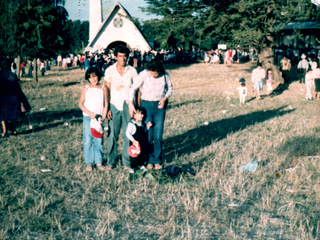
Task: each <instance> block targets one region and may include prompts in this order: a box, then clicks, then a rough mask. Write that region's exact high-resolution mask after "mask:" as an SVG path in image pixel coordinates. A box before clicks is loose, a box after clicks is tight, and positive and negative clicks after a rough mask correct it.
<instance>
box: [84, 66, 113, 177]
mask: <svg viewBox="0 0 320 240" xmlns="http://www.w3.org/2000/svg"><path fill="white" fill-rule="evenodd" d="M101 77H102V73H101V72H100V71H99V70H98V69H97V68H95V67H90V68H89V69H88V70H87V71H86V74H85V79H86V80H88V81H89V83H90V84H89V85H87V86H85V87H84V88H83V90H82V92H81V96H80V99H79V108H80V109H81V110H82V112H83V154H84V161H85V163H86V164H87V167H86V170H87V171H92V164H93V163H95V164H96V166H97V168H98V169H100V170H101V171H103V170H105V169H106V167H104V166H103V165H102V162H103V136H102V137H101V138H95V137H93V136H92V133H91V130H90V122H91V119H96V118H97V117H98V116H101V118H100V119H99V123H100V124H101V125H102V129H103V127H104V125H103V122H104V120H105V119H106V117H107V111H108V108H109V103H108V92H107V87H106V86H105V85H101V84H100V83H99V81H100V80H101Z"/></svg>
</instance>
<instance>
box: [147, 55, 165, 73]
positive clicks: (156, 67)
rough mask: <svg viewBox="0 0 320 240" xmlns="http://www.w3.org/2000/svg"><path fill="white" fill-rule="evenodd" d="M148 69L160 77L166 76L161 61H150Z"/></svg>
mask: <svg viewBox="0 0 320 240" xmlns="http://www.w3.org/2000/svg"><path fill="white" fill-rule="evenodd" d="M146 69H147V70H148V71H152V72H157V73H159V74H160V75H161V74H165V70H164V67H163V63H162V61H161V60H159V59H152V60H151V61H149V62H148V63H147V65H146Z"/></svg>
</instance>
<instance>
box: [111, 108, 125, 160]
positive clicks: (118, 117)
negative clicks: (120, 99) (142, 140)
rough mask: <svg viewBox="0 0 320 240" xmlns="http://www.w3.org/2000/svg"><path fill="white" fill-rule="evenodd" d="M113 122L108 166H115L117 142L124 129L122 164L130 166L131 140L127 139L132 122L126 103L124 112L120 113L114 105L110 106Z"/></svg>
mask: <svg viewBox="0 0 320 240" xmlns="http://www.w3.org/2000/svg"><path fill="white" fill-rule="evenodd" d="M110 110H111V112H112V120H110V121H109V132H108V166H113V165H114V164H115V162H116V159H117V157H118V153H117V141H118V138H119V134H120V129H121V127H122V137H123V147H122V164H123V165H124V166H130V157H129V154H128V152H127V150H128V147H129V144H130V140H129V139H128V138H127V137H126V131H127V126H128V123H129V122H130V115H129V108H128V104H127V103H126V102H124V103H123V111H119V110H118V109H117V108H116V107H115V106H114V105H113V104H110Z"/></svg>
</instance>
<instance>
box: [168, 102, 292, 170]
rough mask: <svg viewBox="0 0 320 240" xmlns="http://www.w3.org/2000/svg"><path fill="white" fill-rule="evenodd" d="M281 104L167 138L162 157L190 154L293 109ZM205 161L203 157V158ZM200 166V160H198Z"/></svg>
mask: <svg viewBox="0 0 320 240" xmlns="http://www.w3.org/2000/svg"><path fill="white" fill-rule="evenodd" d="M285 107H287V106H283V107H280V108H277V109H274V110H269V111H257V112H253V113H250V114H246V115H240V116H237V117H234V118H228V119H222V120H219V121H216V122H212V123H209V125H207V126H201V127H198V128H194V129H191V130H189V131H187V132H185V133H183V134H181V135H178V136H174V137H171V138H168V139H166V140H164V141H165V147H164V159H165V160H166V161H167V162H168V163H170V162H172V161H173V159H175V158H176V157H177V156H178V157H180V156H181V155H183V154H190V153H192V152H196V151H199V150H200V149H202V148H204V147H207V146H209V145H211V143H212V142H213V141H218V140H221V139H223V138H225V137H227V135H228V134H231V133H233V132H236V131H241V130H242V129H245V128H247V127H248V126H252V125H254V124H257V123H261V122H264V121H267V120H269V119H272V118H274V117H279V116H283V115H285V114H289V113H291V112H293V111H294V110H283V109H284V108H285ZM203 161H205V159H204V160H203ZM197 164H199V165H200V166H201V165H202V163H201V162H198V163H197Z"/></svg>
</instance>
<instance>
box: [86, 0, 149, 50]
mask: <svg viewBox="0 0 320 240" xmlns="http://www.w3.org/2000/svg"><path fill="white" fill-rule="evenodd" d="M101 6H102V5H101V0H90V6H89V7H90V16H89V43H88V45H87V47H86V51H89V52H96V51H101V50H102V49H106V48H113V47H115V46H117V45H119V44H124V45H126V46H127V47H128V48H130V49H137V50H139V51H141V52H148V51H150V50H151V47H150V45H149V43H148V42H147V40H146V39H145V37H144V36H143V34H142V33H141V31H140V29H139V28H138V27H137V26H136V25H135V24H134V22H133V21H132V20H131V16H130V14H129V12H128V11H127V10H126V9H125V8H124V7H123V6H122V5H121V4H120V2H118V1H117V2H116V3H115V5H114V6H113V7H112V9H111V11H110V12H109V14H108V15H107V17H106V18H105V19H104V20H103V19H102V9H101V8H102V7H101ZM102 20H103V21H102Z"/></svg>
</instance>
